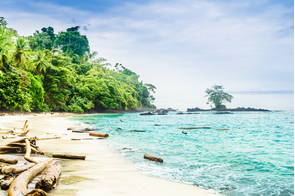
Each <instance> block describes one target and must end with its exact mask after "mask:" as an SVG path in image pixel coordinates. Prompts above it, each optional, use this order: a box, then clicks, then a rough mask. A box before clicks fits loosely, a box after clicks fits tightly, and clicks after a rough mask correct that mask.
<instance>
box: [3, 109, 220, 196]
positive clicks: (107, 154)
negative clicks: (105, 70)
mask: <svg viewBox="0 0 295 196" xmlns="http://www.w3.org/2000/svg"><path fill="white" fill-rule="evenodd" d="M28 114H29V115H6V116H3V117H0V128H12V129H13V128H21V127H22V126H23V123H24V121H25V120H28V125H29V129H30V132H29V134H28V135H29V136H35V135H42V134H45V133H54V134H57V135H60V136H61V139H52V140H38V141H37V145H38V146H39V147H40V149H41V150H42V151H44V152H45V156H42V155H38V158H39V157H42V158H43V159H44V158H47V157H50V156H51V154H52V153H65V154H77V155H86V160H85V161H82V160H66V159H54V161H58V163H60V164H61V165H62V166H63V172H62V175H61V178H60V181H59V185H58V186H57V188H56V189H54V190H52V191H49V192H48V193H49V195H96V194H98V193H99V194H100V195H114V196H117V195H118V196H119V195H134V196H135V195H143V196H145V195H146V196H147V195H169V196H174V195H175V196H176V195H181V194H182V195H186V196H190V195H200V196H209V195H215V194H213V193H210V192H209V191H207V190H204V189H201V188H199V187H197V186H194V185H188V184H184V183H179V182H174V181H168V180H164V179H160V178H156V177H150V176H146V175H143V174H140V173H139V170H138V169H137V168H135V165H134V163H133V162H132V161H130V160H128V159H126V158H124V157H123V156H122V155H121V154H119V152H117V151H116V150H114V149H110V148H108V147H107V146H106V144H105V141H103V139H102V140H100V139H97V138H95V140H79V141H73V140H71V138H79V137H80V138H90V137H91V136H88V134H87V133H72V132H71V131H67V128H68V127H81V125H78V122H77V121H71V120H68V119H66V118H67V117H70V116H79V115H85V114H77V115H76V114H71V113H62V114H61V113H60V114H59V115H57V114H56V113H54V115H51V114H50V115H44V114H40V113H39V114H31V113H28ZM8 141H9V140H3V139H2V138H1V142H2V144H3V143H7V142H8ZM16 156H17V157H18V158H19V159H20V160H23V154H19V155H16ZM31 156H32V158H36V156H35V155H33V154H32V155H31ZM38 177H39V178H40V175H39V176H37V177H36V178H35V180H33V181H32V182H31V183H30V184H29V186H28V187H29V188H28V189H29V190H31V189H33V186H34V183H36V181H37V180H38ZM0 193H1V194H0V195H6V191H2V190H1V192H0Z"/></svg>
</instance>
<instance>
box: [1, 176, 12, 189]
mask: <svg viewBox="0 0 295 196" xmlns="http://www.w3.org/2000/svg"><path fill="white" fill-rule="evenodd" d="M15 178H16V176H10V175H6V176H4V178H2V180H1V181H0V184H1V189H2V190H7V189H8V188H9V186H10V185H11V183H12V181H13V180H14V179H15Z"/></svg>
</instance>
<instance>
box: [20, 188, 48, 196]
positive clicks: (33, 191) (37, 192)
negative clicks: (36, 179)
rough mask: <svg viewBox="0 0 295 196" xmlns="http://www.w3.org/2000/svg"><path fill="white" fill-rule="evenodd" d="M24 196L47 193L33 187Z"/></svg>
mask: <svg viewBox="0 0 295 196" xmlns="http://www.w3.org/2000/svg"><path fill="white" fill-rule="evenodd" d="M25 196H48V194H47V193H46V192H45V191H43V190H41V189H34V190H32V191H31V192H29V193H27V194H26V195H25Z"/></svg>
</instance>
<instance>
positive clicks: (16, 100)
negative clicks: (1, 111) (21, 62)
mask: <svg viewBox="0 0 295 196" xmlns="http://www.w3.org/2000/svg"><path fill="white" fill-rule="evenodd" d="M20 85H21V82H20V81H19V76H18V75H17V74H14V73H12V72H10V73H7V74H3V73H2V74H1V75H0V107H3V108H6V109H12V110H21V111H23V110H25V111H28V112H30V111H31V107H30V105H31V102H32V97H31V96H30V94H29V93H27V92H23V91H22V90H21V86H20Z"/></svg>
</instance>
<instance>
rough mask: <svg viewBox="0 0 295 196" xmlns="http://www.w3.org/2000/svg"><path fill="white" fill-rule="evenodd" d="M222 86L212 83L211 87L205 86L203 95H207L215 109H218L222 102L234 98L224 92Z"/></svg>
mask: <svg viewBox="0 0 295 196" xmlns="http://www.w3.org/2000/svg"><path fill="white" fill-rule="evenodd" d="M223 89H224V88H223V86H218V85H214V86H212V89H209V88H207V89H206V91H205V92H206V94H207V95H205V97H208V102H207V104H209V103H210V102H211V103H213V104H214V105H215V108H216V109H219V108H221V107H222V102H224V101H227V102H229V103H230V102H231V100H232V99H233V98H234V97H233V96H232V95H230V94H228V93H225V92H224V91H223Z"/></svg>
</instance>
